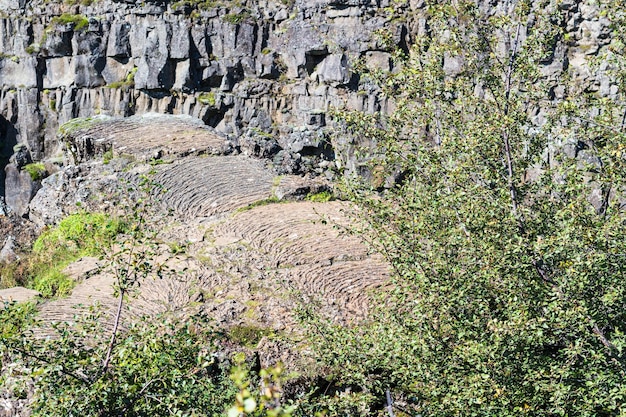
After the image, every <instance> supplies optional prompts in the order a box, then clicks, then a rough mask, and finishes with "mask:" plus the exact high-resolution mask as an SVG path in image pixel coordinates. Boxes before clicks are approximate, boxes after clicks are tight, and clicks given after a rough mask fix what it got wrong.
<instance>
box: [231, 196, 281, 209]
mask: <svg viewBox="0 0 626 417" xmlns="http://www.w3.org/2000/svg"><path fill="white" fill-rule="evenodd" d="M280 202H281V200H280V199H279V198H278V197H276V196H271V197H269V198H266V199H264V200H258V201H255V202H254V203H250V204H248V205H247V206H244V207H241V208H239V209H237V212H238V213H239V212H242V211H248V210H252V209H253V208H255V207H261V206H267V205H268V204H276V203H280Z"/></svg>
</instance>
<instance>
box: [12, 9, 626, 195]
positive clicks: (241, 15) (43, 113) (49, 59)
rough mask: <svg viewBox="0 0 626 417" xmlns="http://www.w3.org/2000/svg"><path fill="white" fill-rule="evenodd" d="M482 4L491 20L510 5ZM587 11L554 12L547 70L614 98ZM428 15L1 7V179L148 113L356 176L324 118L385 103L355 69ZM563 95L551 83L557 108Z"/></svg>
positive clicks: (289, 168)
mask: <svg viewBox="0 0 626 417" xmlns="http://www.w3.org/2000/svg"><path fill="white" fill-rule="evenodd" d="M484 3H485V5H484V7H489V8H492V9H494V10H496V9H497V8H499V7H504V6H503V5H504V4H505V3H506V2H503V1H495V2H494V1H486V0H485V1H484ZM593 3H594V2H593V1H592V0H584V1H573V0H563V1H562V2H561V4H560V7H561V9H562V10H564V11H565V12H566V15H567V19H566V22H564V24H565V25H566V26H567V28H566V29H567V32H568V36H567V37H566V39H567V41H563V42H559V43H557V44H556V45H555V50H554V54H553V56H552V57H551V59H550V60H549V62H546V63H545V74H546V76H547V77H548V78H549V77H550V76H551V75H554V74H556V73H558V72H561V71H566V70H568V68H569V70H571V69H572V68H574V70H573V71H572V72H573V73H574V75H575V77H577V78H578V80H579V82H580V83H581V85H586V87H585V88H586V89H588V90H594V89H595V90H598V91H600V92H601V93H602V94H603V95H612V94H616V91H617V90H616V88H617V87H616V86H615V85H614V84H613V83H612V82H611V80H610V79H609V78H607V77H604V78H603V77H597V74H591V72H590V71H589V69H588V67H587V64H586V61H585V58H586V57H587V56H589V55H594V54H597V53H598V51H599V50H601V48H602V47H603V46H605V45H606V44H607V43H608V42H609V40H610V37H609V36H608V29H607V28H608V22H606V20H605V19H604V18H602V17H601V16H600V15H599V13H598V10H597V6H594V4H593ZM423 7H424V1H423V0H405V1H397V0H262V1H257V0H204V2H199V1H194V0H187V1H179V2H177V3H170V2H168V1H164V0H163V1H147V2H135V0H126V1H123V2H122V1H120V2H116V1H112V0H96V1H93V2H91V1H90V0H83V1H82V2H81V3H75V4H74V3H72V1H71V0H65V2H62V3H55V2H44V1H41V0H30V1H29V0H0V11H1V12H2V17H0V85H1V87H0V88H1V90H0V172H2V171H5V169H4V168H5V166H7V164H9V163H10V164H12V165H14V167H17V168H19V167H20V164H19V162H18V161H16V155H15V153H16V152H17V151H16V149H19V150H20V152H22V153H23V147H24V146H25V149H26V150H27V155H26V157H25V159H24V158H22V160H23V161H30V160H33V161H39V160H44V159H45V160H48V161H52V162H54V161H60V159H61V150H60V146H59V143H58V140H57V136H56V131H57V128H58V126H59V125H60V124H62V123H64V122H66V121H68V120H70V119H72V118H75V117H89V116H94V115H97V114H104V115H111V116H130V115H134V114H143V113H148V112H157V113H172V114H188V115H191V116H194V117H197V118H199V119H201V120H203V121H204V122H205V123H206V124H208V125H210V126H213V127H215V129H216V130H217V131H218V132H221V133H223V134H225V135H229V136H230V137H231V140H233V141H234V142H235V143H236V145H237V149H239V150H241V151H242V152H244V153H248V154H254V155H256V156H260V157H265V158H271V159H272V160H273V162H274V164H275V166H276V167H277V169H278V171H279V172H284V173H298V172H313V173H319V174H322V173H325V172H327V168H328V167H329V166H332V165H333V164H335V163H337V161H336V159H338V160H341V161H342V163H343V164H344V165H345V164H346V163H348V164H352V167H353V168H354V165H355V163H356V162H355V160H354V159H351V158H350V157H349V156H346V155H342V157H341V158H337V157H336V155H335V152H336V151H338V150H339V151H341V148H342V146H343V148H345V147H346V146H345V145H347V144H346V143H344V144H341V143H339V144H338V145H339V146H336V147H335V148H334V149H333V147H331V146H330V145H329V135H328V129H329V128H330V126H329V124H330V121H329V117H327V112H328V110H329V109H330V108H332V107H333V106H337V107H339V106H346V107H348V108H352V109H356V110H365V111H369V112H375V111H387V110H388V109H389V108H390V107H391V105H390V104H389V103H387V102H385V100H384V99H381V98H380V96H379V95H378V94H377V92H376V89H375V88H374V87H372V86H371V85H369V84H367V83H364V82H362V80H360V79H359V77H358V74H355V73H354V72H353V71H352V69H351V65H352V63H353V62H354V61H355V60H356V59H358V58H365V59H366V60H367V62H368V64H369V65H373V66H376V67H378V68H382V69H384V70H393V68H392V62H391V59H390V57H391V55H390V53H389V49H388V47H389V46H388V45H386V44H385V43H383V42H382V41H381V40H380V37H379V36H377V32H378V31H381V30H382V31H384V32H385V33H386V34H387V35H389V34H390V35H391V39H392V43H395V45H396V46H400V47H402V48H407V45H409V44H410V43H411V34H413V33H416V32H417V31H419V30H423V28H424V26H425V23H424V20H423V19H421V18H420V17H419V15H420V11H421V10H422V9H423ZM449 64H450V65H453V64H454V62H451V63H449ZM555 79H556V77H555ZM559 91H560V89H559V86H558V85H555V86H554V95H555V96H556V97H557V98H558V95H559ZM346 141H347V142H348V141H349V140H348V139H346ZM335 144H336V145H337V143H335ZM20 145H21V146H20ZM7 169H9V168H7ZM7 172H11V173H12V174H11V175H12V178H13V177H15V175H13V174H15V172H14V170H13V171H11V170H10V169H9V171H7ZM1 175H2V176H0V197H2V196H3V194H4V193H5V190H4V188H5V187H4V185H3V184H4V183H5V176H6V174H4V173H2V174H1ZM13 182H15V181H13Z"/></svg>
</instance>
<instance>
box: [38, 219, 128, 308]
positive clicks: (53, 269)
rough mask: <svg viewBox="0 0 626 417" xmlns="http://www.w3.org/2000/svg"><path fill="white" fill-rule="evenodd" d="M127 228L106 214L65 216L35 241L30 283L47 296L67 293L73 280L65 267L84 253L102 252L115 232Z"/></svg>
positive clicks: (94, 253) (90, 254)
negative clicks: (66, 273)
mask: <svg viewBox="0 0 626 417" xmlns="http://www.w3.org/2000/svg"><path fill="white" fill-rule="evenodd" d="M125 230H126V225H125V224H124V223H123V222H122V221H121V220H120V219H116V218H112V217H110V216H108V215H106V214H99V213H78V214H72V215H70V216H68V217H66V218H65V219H64V220H62V221H61V222H60V223H59V225H58V226H56V227H55V228H52V229H48V230H46V231H45V232H43V233H42V234H41V236H39V238H38V239H37V240H36V241H35V243H34V244H33V250H32V254H31V256H30V259H29V262H28V276H29V277H30V278H29V281H30V284H29V286H31V287H32V288H33V289H35V290H37V291H39V292H40V293H41V294H42V296H44V297H54V296H64V295H68V294H69V293H70V291H71V289H72V287H73V286H74V283H73V282H72V281H71V280H70V279H69V278H67V276H65V275H64V274H63V272H62V271H63V270H64V269H65V267H67V265H69V264H70V263H72V262H74V261H76V260H77V259H79V258H81V257H83V256H102V255H103V254H104V252H105V250H106V249H108V248H109V247H110V245H111V243H112V242H113V240H114V238H115V236H117V235H118V234H119V233H121V232H123V231H125Z"/></svg>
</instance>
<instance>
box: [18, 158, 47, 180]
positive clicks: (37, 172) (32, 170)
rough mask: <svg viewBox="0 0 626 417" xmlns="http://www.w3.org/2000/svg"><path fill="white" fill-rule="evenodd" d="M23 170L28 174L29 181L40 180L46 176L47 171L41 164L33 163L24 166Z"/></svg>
mask: <svg viewBox="0 0 626 417" xmlns="http://www.w3.org/2000/svg"><path fill="white" fill-rule="evenodd" d="M23 170H24V171H26V172H28V174H29V175H30V178H31V180H33V181H39V180H42V179H43V178H45V177H46V175H47V174H48V171H47V170H46V167H45V165H44V164H43V163H41V162H35V163H32V164H28V165H25V166H24V168H23Z"/></svg>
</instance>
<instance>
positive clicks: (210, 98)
mask: <svg viewBox="0 0 626 417" xmlns="http://www.w3.org/2000/svg"><path fill="white" fill-rule="evenodd" d="M198 101H199V102H200V103H202V104H205V105H207V106H211V107H214V106H215V103H216V101H215V93H214V92H213V91H208V92H206V93H200V94H199V95H198Z"/></svg>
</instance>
